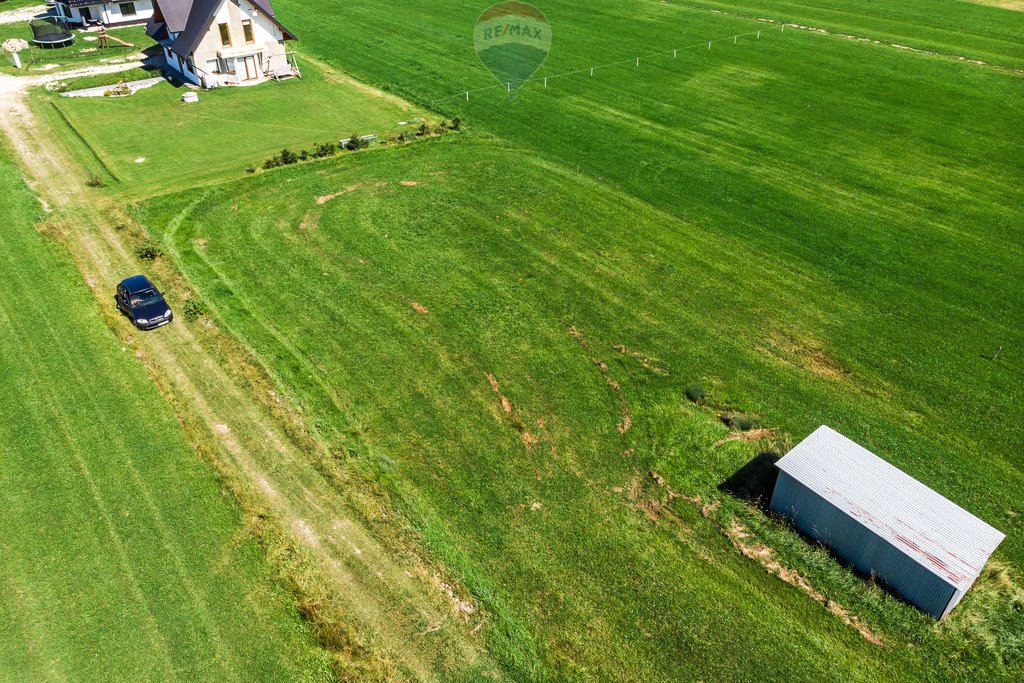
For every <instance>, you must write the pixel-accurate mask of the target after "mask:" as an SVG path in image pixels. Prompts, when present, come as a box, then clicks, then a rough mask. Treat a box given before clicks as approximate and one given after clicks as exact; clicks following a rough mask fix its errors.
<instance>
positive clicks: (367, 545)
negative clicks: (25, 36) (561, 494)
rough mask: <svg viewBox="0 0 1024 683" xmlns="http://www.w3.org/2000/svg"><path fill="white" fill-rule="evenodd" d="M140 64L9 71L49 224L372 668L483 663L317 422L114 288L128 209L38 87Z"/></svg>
mask: <svg viewBox="0 0 1024 683" xmlns="http://www.w3.org/2000/svg"><path fill="white" fill-rule="evenodd" d="M135 66H138V64H137V63H132V64H123V65H116V66H113V65H111V66H106V67H94V68H92V69H83V70H80V71H77V72H63V73H58V74H48V75H46V76H28V77H12V76H0V130H2V131H3V133H4V134H5V135H6V137H7V138H8V140H9V142H10V144H11V146H12V148H13V150H14V151H15V153H16V155H17V156H18V157H20V160H21V162H22V167H23V170H24V173H25V174H26V177H27V179H28V180H29V182H30V184H31V185H32V187H33V189H34V190H35V191H36V193H37V194H38V195H39V197H40V201H41V202H42V203H43V205H44V206H45V207H47V209H48V211H49V212H50V216H49V220H48V221H47V229H48V231H49V232H51V233H52V234H54V235H55V236H57V238H58V239H59V240H60V241H61V242H62V243H63V244H64V245H65V246H66V247H67V248H68V249H69V251H70V252H71V254H72V256H73V258H74V259H75V262H76V264H77V266H78V268H79V270H80V271H81V273H82V276H83V279H84V280H85V282H86V283H87V284H88V286H89V287H90V288H92V289H93V290H94V291H95V292H96V296H97V299H98V301H99V303H100V305H101V307H102V308H103V310H104V313H105V314H106V316H107V319H108V321H109V323H110V325H111V327H112V328H113V329H114V332H115V334H117V335H118V336H119V337H120V338H121V343H123V344H124V345H125V346H129V347H131V348H132V349H133V350H134V351H135V352H136V355H138V356H139V357H140V358H142V359H143V361H144V362H145V363H146V365H147V368H148V369H149V371H150V373H151V374H152V376H153V379H154V381H156V382H157V384H158V386H159V387H160V389H161V391H162V392H163V393H164V395H165V396H166V397H167V398H168V400H169V402H170V403H171V405H172V406H173V407H174V409H175V412H176V413H177V414H178V417H179V420H180V421H181V422H182V424H183V426H184V427H185V431H186V433H187V435H188V436H189V438H190V439H191V440H192V442H193V444H194V446H195V447H196V448H197V450H198V451H199V452H201V453H203V454H204V455H205V456H206V457H207V459H209V460H210V461H211V463H212V464H213V466H214V467H215V468H216V469H217V470H218V471H219V472H220V474H221V476H222V477H223V479H224V480H225V482H226V483H227V485H228V486H229V487H230V488H231V490H232V493H233V494H234V496H235V498H236V499H237V500H238V501H239V503H240V505H241V507H242V508H243V510H244V511H245V512H246V516H247V518H248V519H249V521H250V523H251V524H252V525H253V531H254V533H256V534H257V535H258V536H259V537H260V539H261V540H262V541H263V543H264V545H265V546H266V547H267V548H268V554H269V555H270V556H271V560H272V561H275V560H276V561H277V562H278V564H277V567H278V569H279V570H280V571H282V573H284V574H286V575H287V576H288V578H289V580H290V581H291V582H293V583H294V584H295V585H296V587H297V589H298V591H299V593H300V596H301V597H300V600H301V601H302V602H303V604H304V605H309V604H312V605H313V606H314V607H313V610H314V613H313V615H312V616H313V618H314V622H316V621H317V619H319V620H320V621H321V622H323V623H326V624H330V625H340V628H341V630H342V631H343V632H344V633H347V634H348V635H349V637H350V639H351V640H352V641H353V649H354V650H358V649H359V648H358V647H356V645H357V644H358V645H359V646H365V647H366V648H367V650H369V651H370V652H371V653H372V661H370V662H368V665H369V666H371V667H376V668H379V669H380V670H385V671H386V670H390V671H392V672H395V673H398V674H399V676H400V677H401V678H402V679H403V680H428V679H437V678H439V677H442V675H443V674H444V673H451V672H452V671H458V670H459V669H462V668H463V667H466V666H468V665H471V664H473V663H475V662H479V661H480V660H481V659H482V658H483V657H484V656H485V655H483V654H482V653H483V641H482V638H481V637H480V636H479V635H478V634H479V631H480V626H481V625H482V624H483V622H482V617H481V616H480V615H478V614H468V613H467V612H466V610H465V607H464V605H465V604H467V603H466V601H465V598H464V597H460V596H459V595H457V594H454V593H452V592H451V588H450V583H451V580H450V579H448V578H446V577H444V576H442V575H441V574H439V573H438V572H437V571H436V570H435V569H434V568H433V567H431V566H430V565H429V564H427V563H426V562H425V561H423V560H422V559H421V558H420V557H419V556H417V555H416V553H415V552H413V551H412V549H410V548H397V549H396V548H395V547H394V545H395V543H396V541H395V540H394V539H392V541H391V542H389V543H382V542H381V541H380V540H379V538H378V535H377V534H376V533H375V531H374V529H373V528H372V526H371V524H370V523H368V522H367V521H365V520H366V519H367V517H368V516H370V517H372V516H382V515H383V516H385V517H386V516H387V514H388V513H387V511H386V509H385V508H383V507H382V506H381V505H380V504H379V502H377V501H375V500H371V499H369V498H368V497H367V496H365V495H363V494H362V493H361V492H359V491H353V490H346V488H345V487H344V486H343V484H344V483H345V481H344V474H343V473H342V472H340V471H339V470H337V469H336V465H335V461H334V458H333V456H332V454H330V453H328V452H326V450H325V449H324V448H323V447H322V445H320V444H319V442H317V441H316V439H315V437H310V438H304V439H303V438H298V437H296V436H295V435H296V434H307V435H308V434H309V433H310V430H309V429H308V428H306V427H305V426H304V425H303V424H301V422H302V421H301V417H299V416H298V415H297V413H295V412H294V411H289V408H288V407H287V406H284V407H282V408H281V409H280V410H272V409H271V408H268V405H267V401H266V400H265V399H264V400H261V399H260V398H258V397H257V396H255V395H254V394H253V393H252V392H253V391H254V389H253V382H252V377H251V374H252V373H253V372H258V371H256V370H252V369H251V368H250V375H249V376H244V374H245V373H244V372H242V371H240V370H239V369H238V368H236V367H230V366H229V365H226V364H225V360H224V359H223V356H222V355H220V354H218V353H217V352H216V351H215V350H214V349H211V348H210V346H209V340H207V341H206V342H205V343H204V339H203V336H204V332H203V331H202V330H201V329H200V328H201V326H198V325H196V326H193V325H189V324H188V323H186V322H185V321H184V320H178V321H175V323H174V324H172V325H169V326H167V327H165V328H161V330H160V331H159V332H156V333H148V334H144V335H143V334H139V333H137V332H135V331H134V330H130V329H129V327H128V325H127V323H125V322H124V321H123V320H121V319H120V317H119V316H118V315H117V313H116V310H114V308H113V305H112V299H111V297H110V296H108V295H107V294H108V293H109V291H110V288H111V287H112V283H116V282H117V281H118V280H119V279H120V278H122V277H124V276H125V275H126V274H131V273H134V272H137V270H138V269H139V267H140V266H139V263H138V261H137V260H136V259H135V257H134V256H133V254H132V252H131V249H130V248H129V247H128V246H127V245H126V244H125V243H124V242H123V241H122V240H123V235H121V234H119V233H118V231H117V229H116V228H115V227H114V226H115V224H116V223H117V221H115V220H113V219H112V216H123V213H122V212H121V211H120V207H119V206H118V205H117V203H116V201H115V200H113V199H111V197H110V196H109V195H108V194H105V193H103V192H101V191H99V190H97V189H95V188H92V187H88V186H87V185H86V182H85V177H84V174H83V172H82V171H81V169H79V168H78V167H77V165H76V164H75V163H74V162H73V161H72V159H71V158H70V156H69V155H68V153H67V150H65V149H64V148H63V147H62V146H61V144H60V139H61V138H60V136H59V135H56V134H54V133H53V132H51V131H50V130H49V129H48V128H47V127H46V125H45V124H43V123H42V122H40V121H39V120H38V119H37V118H36V117H35V116H34V115H33V113H32V110H31V107H30V106H29V102H28V99H27V97H26V94H27V90H28V88H29V87H31V86H34V85H40V84H42V83H45V82H46V81H48V80H52V79H54V78H67V77H72V76H82V75H89V74H94V73H105V72H111V71H117V70H120V69H129V68H133V67H135ZM185 218H186V216H180V217H179V219H178V220H182V219H185ZM118 220H120V219H118ZM112 343H113V342H112ZM240 365H243V366H246V367H248V366H249V365H251V366H252V368H255V367H256V365H255V364H253V363H250V362H248V361H242V362H241V363H240ZM240 375H243V376H240ZM268 384H269V382H268ZM271 393H274V392H271ZM274 395H275V397H276V396H277V395H276V393H275V394H274ZM396 538H397V535H396ZM400 544H401V543H400V542H399V545H400ZM446 587H447V590H446ZM453 595H454V597H453ZM304 612H307V616H311V615H310V614H309V612H308V611H307V610H306V609H304ZM321 626H322V624H321ZM336 637H337V634H334V633H332V634H329V635H328V638H329V639H331V638H336ZM371 644H372V648H370V647H369V646H370V645H371ZM341 656H342V658H344V657H347V656H349V653H342V655H341Z"/></svg>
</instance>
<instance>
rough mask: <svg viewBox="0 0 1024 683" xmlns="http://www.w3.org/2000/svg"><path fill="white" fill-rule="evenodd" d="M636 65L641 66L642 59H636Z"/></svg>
mask: <svg viewBox="0 0 1024 683" xmlns="http://www.w3.org/2000/svg"><path fill="white" fill-rule="evenodd" d="M636 65H637V66H640V58H639V57H637V58H636Z"/></svg>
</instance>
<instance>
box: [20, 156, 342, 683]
mask: <svg viewBox="0 0 1024 683" xmlns="http://www.w3.org/2000/svg"><path fill="white" fill-rule="evenodd" d="M0 213H2V215H3V216H4V236H3V240H0V281H2V282H3V286H2V292H0V377H2V378H3V381H2V382H0V405H3V408H4V420H3V421H2V423H0V507H2V509H3V514H0V586H2V589H0V678H3V679H4V680H10V681H44V680H45V681H61V680H69V681H128V680H131V681H169V680H183V681H184V680H189V681H198V680H218V681H229V680H234V681H242V680H293V681H298V680H306V681H313V680H329V678H330V674H329V669H328V667H327V665H326V664H325V662H324V658H323V656H322V655H321V654H320V650H319V648H318V646H317V644H316V642H315V640H314V639H313V638H312V637H311V635H310V634H309V632H308V631H307V629H306V627H305V626H304V624H303V623H302V621H301V620H300V618H299V616H298V614H297V611H296V609H295V608H294V606H293V604H292V601H291V598H290V596H289V595H287V593H286V592H285V591H283V590H282V589H281V588H280V587H279V586H278V585H277V584H276V583H275V582H274V580H273V578H272V577H271V576H270V572H269V570H268V568H267V567H266V566H265V565H264V564H263V556H262V553H261V550H260V548H259V547H258V546H257V545H256V543H255V542H254V541H253V540H252V539H251V537H249V536H248V535H247V533H246V532H245V531H244V529H243V527H242V520H241V518H240V515H239V512H238V510H237V509H236V508H235V507H234V506H233V504H232V503H231V501H230V500H229V499H227V498H225V496H224V493H223V491H222V488H221V486H220V485H219V483H218V481H217V480H216V478H215V476H214V474H213V473H212V471H211V469H210V468H209V467H208V466H207V465H205V464H204V463H203V462H202V461H201V460H200V459H199V457H198V456H197V455H196V453H195V452H193V451H192V450H191V449H190V448H189V447H188V445H187V444H186V443H185V441H184V436H183V434H182V432H181V429H180V427H179V425H178V423H177V422H176V421H175V419H174V415H173V413H172V412H171V410H170V408H169V407H168V406H167V405H166V403H164V400H163V399H162V398H161V396H160V394H159V393H158V392H157V389H156V387H155V386H154V385H153V383H152V382H151V380H150V379H149V377H148V376H147V374H146V372H145V370H144V368H143V367H142V363H141V362H139V360H138V359H137V358H135V356H134V354H132V353H131V352H130V351H124V350H123V349H122V347H121V345H120V344H119V343H118V341H117V340H116V339H115V338H114V337H113V336H112V335H111V333H110V331H109V330H108V329H107V328H106V326H105V325H104V323H103V319H102V316H101V313H100V310H99V307H98V306H97V305H96V302H95V300H94V299H93V295H92V294H91V293H90V292H89V291H88V289H87V288H86V286H85V284H83V283H82V281H81V276H80V275H79V273H78V272H77V271H76V270H75V269H74V267H73V266H72V265H71V264H70V262H69V261H68V259H67V257H66V254H65V253H64V252H63V250H62V248H61V247H60V246H58V245H56V244H54V243H51V242H49V241H48V240H47V238H45V237H44V236H43V235H42V234H41V233H39V232H38V231H37V230H36V226H35V224H36V221H37V220H39V219H40V218H41V214H42V212H41V209H40V206H39V204H38V203H37V201H36V199H35V198H34V197H33V196H32V195H31V194H30V193H29V191H28V189H27V188H26V186H25V185H24V184H23V182H22V180H21V177H20V175H19V173H18V172H17V170H16V169H15V167H14V166H13V165H12V164H11V163H10V162H9V161H7V160H6V158H2V159H0ZM112 284H113V283H102V284H101V285H100V286H103V287H108V286H112Z"/></svg>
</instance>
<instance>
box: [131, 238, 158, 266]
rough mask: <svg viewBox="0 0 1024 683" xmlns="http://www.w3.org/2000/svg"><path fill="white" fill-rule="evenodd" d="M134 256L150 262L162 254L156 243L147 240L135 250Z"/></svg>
mask: <svg viewBox="0 0 1024 683" xmlns="http://www.w3.org/2000/svg"><path fill="white" fill-rule="evenodd" d="M135 255H136V256H137V257H138V258H139V259H140V260H142V261H152V260H153V259H155V258H158V257H159V256H162V255H163V252H162V251H161V250H160V247H158V246H157V245H156V243H154V242H150V241H148V240H147V241H145V242H143V243H142V244H140V245H139V246H137V247H136V248H135Z"/></svg>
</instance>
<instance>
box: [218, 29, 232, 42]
mask: <svg viewBox="0 0 1024 683" xmlns="http://www.w3.org/2000/svg"><path fill="white" fill-rule="evenodd" d="M217 28H219V29H220V44H221V45H223V46H224V47H231V32H230V31H228V25H227V24H218V25H217Z"/></svg>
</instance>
